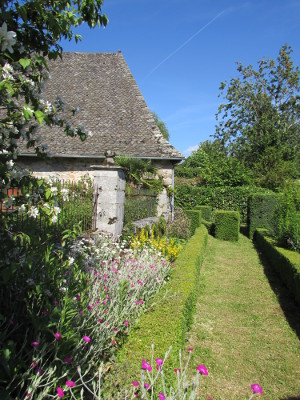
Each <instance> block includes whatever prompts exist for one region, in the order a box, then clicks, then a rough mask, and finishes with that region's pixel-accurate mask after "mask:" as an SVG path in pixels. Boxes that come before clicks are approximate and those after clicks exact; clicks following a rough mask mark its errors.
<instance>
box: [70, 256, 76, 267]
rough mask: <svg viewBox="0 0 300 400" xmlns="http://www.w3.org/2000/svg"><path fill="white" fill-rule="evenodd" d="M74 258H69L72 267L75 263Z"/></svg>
mask: <svg viewBox="0 0 300 400" xmlns="http://www.w3.org/2000/svg"><path fill="white" fill-rule="evenodd" d="M74 261H75V260H74V258H73V257H69V265H72V264H73V263H74Z"/></svg>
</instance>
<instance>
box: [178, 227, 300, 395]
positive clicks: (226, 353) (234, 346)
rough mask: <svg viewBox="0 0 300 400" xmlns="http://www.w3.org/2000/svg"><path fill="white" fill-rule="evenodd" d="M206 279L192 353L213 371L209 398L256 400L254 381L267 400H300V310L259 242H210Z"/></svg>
mask: <svg viewBox="0 0 300 400" xmlns="http://www.w3.org/2000/svg"><path fill="white" fill-rule="evenodd" d="M200 281H201V282H200V288H199V291H200V293H199V299H198V304H197V311H196V314H195V319H194V324H193V327H192V329H191V331H190V334H189V338H188V342H187V346H186V348H188V347H193V348H194V351H193V357H192V360H191V362H192V368H193V369H194V368H195V367H196V366H197V365H198V364H205V365H206V366H207V368H208V371H209V376H207V377H205V376H203V377H201V385H200V386H201V399H202V396H203V399H207V398H209V397H212V398H213V400H218V399H226V400H235V399H237V400H243V399H248V398H249V394H250V393H251V388H250V385H251V384H252V383H259V384H260V385H261V386H262V387H263V390H264V395H263V397H262V398H263V399H264V400H277V399H278V400H279V399H280V400H282V399H284V400H287V399H289V400H294V399H300V342H299V338H298V336H299V332H300V311H299V308H297V307H296V305H295V303H294V302H293V301H290V299H289V296H288V294H287V292H286V291H285V289H284V288H282V287H281V284H280V282H278V280H277V278H276V277H273V276H272V275H271V272H270V270H269V268H268V266H267V264H266V263H265V262H262V261H261V260H260V258H259V255H258V254H257V252H256V250H255V248H254V246H253V244H252V242H251V241H250V240H249V239H247V238H246V237H245V236H243V235H241V236H240V240H239V242H237V243H230V242H223V241H219V240H217V239H215V238H212V237H209V241H208V245H207V249H206V256H205V259H204V261H203V265H202V270H201V280H200ZM279 301H280V302H279ZM287 319H288V320H289V321H290V323H289V322H288V320H287ZM291 326H292V327H293V328H292V327H291ZM297 333H298V336H297Z"/></svg>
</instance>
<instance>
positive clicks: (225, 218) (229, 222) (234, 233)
mask: <svg viewBox="0 0 300 400" xmlns="http://www.w3.org/2000/svg"><path fill="white" fill-rule="evenodd" d="M239 231H240V215H239V213H238V211H223V210H216V211H215V225H214V234H215V237H216V238H217V239H222V240H229V241H237V240H238V239H239Z"/></svg>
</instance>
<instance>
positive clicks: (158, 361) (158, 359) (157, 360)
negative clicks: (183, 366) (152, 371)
mask: <svg viewBox="0 0 300 400" xmlns="http://www.w3.org/2000/svg"><path fill="white" fill-rule="evenodd" d="M155 361H156V364H157V365H159V366H161V365H163V362H164V360H163V359H162V358H157V359H156V360H155Z"/></svg>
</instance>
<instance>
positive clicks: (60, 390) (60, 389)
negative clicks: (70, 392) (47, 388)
mask: <svg viewBox="0 0 300 400" xmlns="http://www.w3.org/2000/svg"><path fill="white" fill-rule="evenodd" d="M56 391H57V395H58V397H60V398H62V397H64V395H65V394H64V391H63V390H62V388H60V387H58V388H57V389H56Z"/></svg>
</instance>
